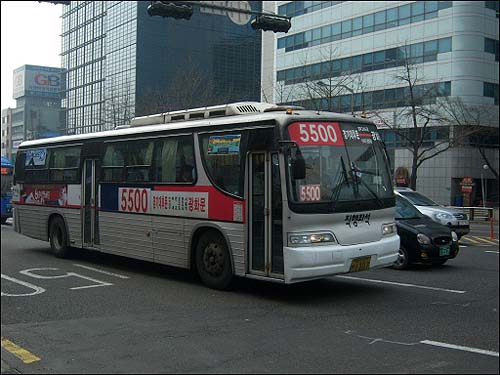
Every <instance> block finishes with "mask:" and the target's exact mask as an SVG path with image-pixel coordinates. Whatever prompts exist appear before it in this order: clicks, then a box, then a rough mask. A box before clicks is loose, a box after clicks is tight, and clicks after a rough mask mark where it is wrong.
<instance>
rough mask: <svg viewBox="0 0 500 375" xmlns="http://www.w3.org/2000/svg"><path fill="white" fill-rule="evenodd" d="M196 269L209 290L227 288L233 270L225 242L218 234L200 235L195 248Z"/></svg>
mask: <svg viewBox="0 0 500 375" xmlns="http://www.w3.org/2000/svg"><path fill="white" fill-rule="evenodd" d="M196 269H197V270H198V274H199V275H200V278H201V280H202V281H203V283H204V284H205V285H207V286H209V287H210V288H214V289H220V290H226V289H228V288H229V285H230V284H231V280H232V279H233V270H232V267H231V259H230V258H229V251H228V248H227V245H226V241H224V238H223V237H222V235H221V234H220V233H217V232H215V231H212V230H211V231H208V232H206V233H205V234H203V235H202V237H201V238H200V240H199V241H198V245H197V247H196Z"/></svg>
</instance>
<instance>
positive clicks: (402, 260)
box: [392, 246, 410, 270]
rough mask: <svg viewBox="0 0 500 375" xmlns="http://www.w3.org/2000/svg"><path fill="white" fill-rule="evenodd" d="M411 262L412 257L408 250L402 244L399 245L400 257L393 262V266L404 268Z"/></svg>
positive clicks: (398, 268) (399, 268)
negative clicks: (410, 257)
mask: <svg viewBox="0 0 500 375" xmlns="http://www.w3.org/2000/svg"><path fill="white" fill-rule="evenodd" d="M409 263H410V259H409V256H408V251H406V249H405V248H404V247H402V246H400V247H399V251H398V259H396V261H395V262H394V263H393V265H392V268H395V269H397V270H404V269H405V268H406V267H408V264H409Z"/></svg>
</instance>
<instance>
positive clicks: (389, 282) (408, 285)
mask: <svg viewBox="0 0 500 375" xmlns="http://www.w3.org/2000/svg"><path fill="white" fill-rule="evenodd" d="M335 277H340V278H341V279H350V280H361V281H367V282H370V283H379V284H390V285H397V286H405V287H409V288H419V289H430V290H437V291H440V292H448V293H457V294H464V293H466V291H465V290H453V289H443V288H435V287H432V286H424V285H416V284H406V283H397V282H394V281H385V280H374V279H365V278H362V277H353V276H335Z"/></svg>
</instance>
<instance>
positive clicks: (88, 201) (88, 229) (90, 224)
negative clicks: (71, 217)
mask: <svg viewBox="0 0 500 375" xmlns="http://www.w3.org/2000/svg"><path fill="white" fill-rule="evenodd" d="M98 163H99V160H94V159H86V160H85V161H84V164H83V176H82V182H83V183H82V197H83V202H82V203H83V204H82V233H83V246H85V247H92V246H94V245H98V244H99V230H98V229H99V226H98V212H97V178H96V174H97V168H98Z"/></svg>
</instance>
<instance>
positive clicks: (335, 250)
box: [283, 235, 399, 283]
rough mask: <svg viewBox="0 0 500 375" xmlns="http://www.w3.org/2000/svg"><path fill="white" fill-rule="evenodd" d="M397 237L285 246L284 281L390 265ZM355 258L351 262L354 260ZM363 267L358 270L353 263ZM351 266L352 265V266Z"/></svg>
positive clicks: (393, 257)
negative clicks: (361, 241) (362, 241)
mask: <svg viewBox="0 0 500 375" xmlns="http://www.w3.org/2000/svg"><path fill="white" fill-rule="evenodd" d="M398 250H399V236H397V235H394V236H390V237H386V238H383V239H381V240H380V241H376V242H369V243H363V244H358V245H345V246H343V245H339V244H335V245H331V246H324V245H323V246H314V247H286V246H285V247H284V248H283V257H284V263H285V283H294V282H298V281H305V280H312V279H317V278H322V277H327V276H333V275H336V274H341V273H348V272H353V270H364V268H366V266H367V265H368V259H367V258H369V269H373V268H382V267H390V266H391V265H392V264H393V263H394V261H395V260H396V259H397V257H398ZM354 259H356V261H355V262H354V264H353V260H354ZM358 260H359V261H361V262H362V263H363V264H365V265H366V266H365V267H363V266H361V269H358V268H359V267H357V266H356V262H358ZM351 266H353V268H352V269H351Z"/></svg>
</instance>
